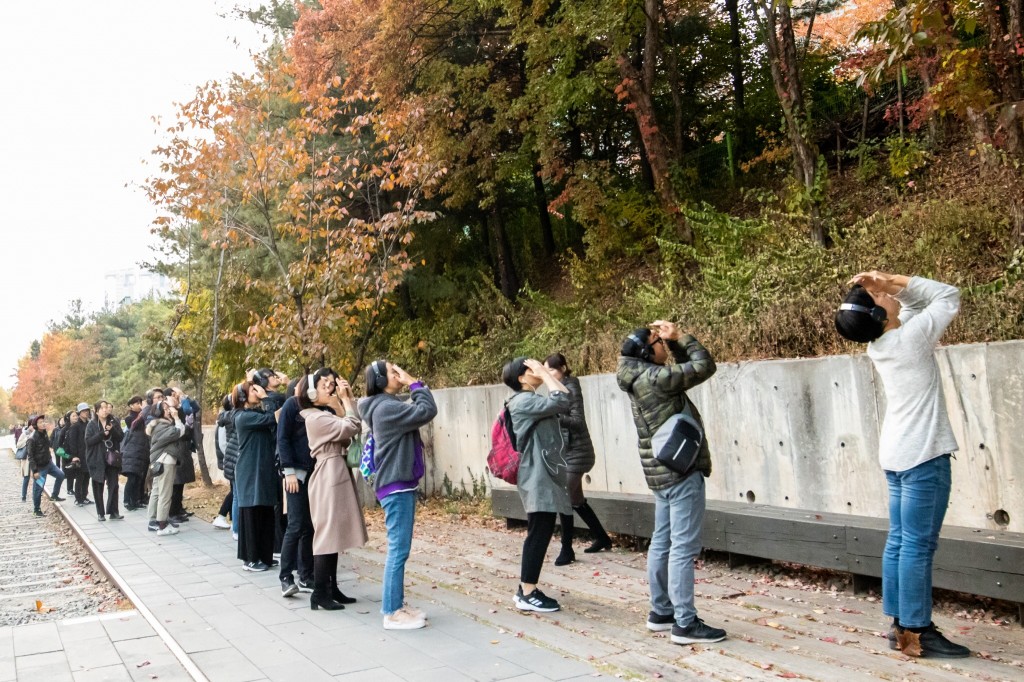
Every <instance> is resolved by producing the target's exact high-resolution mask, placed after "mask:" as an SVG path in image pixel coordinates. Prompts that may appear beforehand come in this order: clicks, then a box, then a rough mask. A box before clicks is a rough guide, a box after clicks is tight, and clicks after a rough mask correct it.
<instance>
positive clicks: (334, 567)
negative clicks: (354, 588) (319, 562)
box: [328, 554, 356, 604]
mask: <svg viewBox="0 0 1024 682" xmlns="http://www.w3.org/2000/svg"><path fill="white" fill-rule="evenodd" d="M328 556H329V557H331V558H330V560H329V568H328V577H329V578H330V580H331V599H333V600H334V601H336V602H338V603H339V604H355V603H356V600H355V597H348V596H346V595H345V593H344V592H342V591H341V590H339V589H338V555H337V554H329V555H328Z"/></svg>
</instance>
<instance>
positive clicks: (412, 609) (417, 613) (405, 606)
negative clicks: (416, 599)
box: [399, 604, 427, 620]
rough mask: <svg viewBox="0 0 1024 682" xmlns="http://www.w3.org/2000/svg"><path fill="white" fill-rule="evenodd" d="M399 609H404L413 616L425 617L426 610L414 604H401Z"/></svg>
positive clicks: (424, 618)
mask: <svg viewBox="0 0 1024 682" xmlns="http://www.w3.org/2000/svg"><path fill="white" fill-rule="evenodd" d="M399 611H405V612H406V613H408V614H409V615H410V616H412V617H413V618H421V619H423V620H426V619H427V612H426V611H424V610H423V609H418V608H416V607H415V606H410V605H409V604H403V605H402V608H400V609H399Z"/></svg>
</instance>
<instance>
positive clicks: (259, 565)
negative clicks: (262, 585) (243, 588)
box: [242, 561, 270, 573]
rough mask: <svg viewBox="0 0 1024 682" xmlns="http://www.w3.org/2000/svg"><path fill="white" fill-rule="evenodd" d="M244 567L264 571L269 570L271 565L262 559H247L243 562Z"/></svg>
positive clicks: (249, 569) (259, 571) (258, 571)
mask: <svg viewBox="0 0 1024 682" xmlns="http://www.w3.org/2000/svg"><path fill="white" fill-rule="evenodd" d="M242 569H243V570H246V571H255V572H257V573H262V572H263V571H269V570H270V566H267V565H266V564H265V563H263V562H262V561H247V562H245V563H244V564H242Z"/></svg>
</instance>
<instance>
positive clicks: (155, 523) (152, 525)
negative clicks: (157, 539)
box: [146, 521, 160, 533]
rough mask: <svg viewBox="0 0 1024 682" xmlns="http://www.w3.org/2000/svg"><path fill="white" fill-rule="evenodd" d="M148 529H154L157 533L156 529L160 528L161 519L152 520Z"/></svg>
mask: <svg viewBox="0 0 1024 682" xmlns="http://www.w3.org/2000/svg"><path fill="white" fill-rule="evenodd" d="M146 529H147V530H151V531H153V532H154V533H155V532H156V531H158V530H160V522H159V521H150V522H149V525H148V526H147V527H146Z"/></svg>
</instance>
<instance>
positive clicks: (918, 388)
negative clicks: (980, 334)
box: [868, 277, 960, 471]
mask: <svg viewBox="0 0 1024 682" xmlns="http://www.w3.org/2000/svg"><path fill="white" fill-rule="evenodd" d="M896 299H897V300H898V301H899V302H900V305H901V306H902V308H901V310H900V326H899V327H897V328H896V329H892V330H890V331H888V332H886V333H884V334H882V336H880V337H879V338H877V339H875V340H874V341H872V342H871V343H869V344H868V357H870V358H871V361H872V362H873V363H874V364H875V369H876V370H877V371H878V375H879V376H880V377H881V379H882V385H883V386H884V388H885V401H886V406H885V421H884V422H883V423H882V433H881V436H880V438H879V441H878V462H879V464H881V466H882V469H884V470H886V471H906V470H908V469H912V468H914V467H916V466H917V465H919V464H922V463H923V462H927V461H929V460H931V459H934V458H936V457H940V456H942V455H944V454H946V453H950V452H954V451H955V450H957V449H958V446H957V443H956V437H955V436H954V435H953V428H952V426H950V423H949V415H948V414H947V413H946V398H945V394H944V393H943V390H942V379H941V377H940V375H939V364H938V362H937V361H936V360H935V346H936V345H937V344H938V342H939V338H941V337H942V333H943V332H944V331H946V327H948V326H949V323H950V322H952V321H953V318H954V317H956V314H957V312H958V311H959V310H960V291H959V290H958V289H957V288H956V287H954V286H950V285H949V284H943V283H941V282H936V281H934V280H930V279H925V278H924V277H913V278H911V280H910V282H909V283H908V284H907V286H906V288H905V289H903V291H901V292H900V293H898V294H897V295H896Z"/></svg>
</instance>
